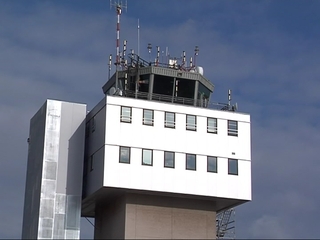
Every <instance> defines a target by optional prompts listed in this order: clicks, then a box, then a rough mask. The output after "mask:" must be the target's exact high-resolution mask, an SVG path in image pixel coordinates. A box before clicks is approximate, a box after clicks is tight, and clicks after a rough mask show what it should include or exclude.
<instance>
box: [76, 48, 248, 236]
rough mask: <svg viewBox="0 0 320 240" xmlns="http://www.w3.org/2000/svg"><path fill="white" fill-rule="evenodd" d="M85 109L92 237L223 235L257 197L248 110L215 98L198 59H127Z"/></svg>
mask: <svg viewBox="0 0 320 240" xmlns="http://www.w3.org/2000/svg"><path fill="white" fill-rule="evenodd" d="M102 89H103V92H104V94H105V97H104V98H103V99H102V100H101V101H100V103H98V104H97V105H96V106H95V107H94V109H93V110H91V111H90V112H89V113H88V114H87V117H86V136H85V156H84V176H83V199H82V216H85V217H93V218H95V230H94V237H95V238H96V239H99V238H103V239H108V238H126V239H127V238H140V239H141V238H149V239H151V238H163V239H166V238H167V239H168V238H180V239H182V238H201V239H214V238H216V229H215V227H216V213H217V212H219V211H221V210H224V209H228V208H231V207H235V206H237V205H239V204H242V203H244V202H247V201H250V200H251V145H250V115H248V114H245V113H241V112H238V111H236V110H237V108H236V106H231V104H230V101H229V102H228V103H226V104H213V103H211V102H210V95H211V94H212V92H213V90H214V85H213V84H212V83H211V82H210V81H209V80H208V79H206V78H205V77H204V75H203V69H202V68H201V67H197V66H193V65H192V64H190V65H189V66H188V67H187V66H185V62H184V61H182V64H180V65H179V64H178V63H177V61H175V60H169V61H168V62H166V63H160V62H159V61H158V58H157V59H156V61H154V62H150V61H149V62H148V61H145V60H143V59H142V58H141V57H139V56H138V55H136V54H134V53H133V52H132V53H130V54H129V55H128V59H122V63H121V69H120V70H117V71H116V72H115V73H114V75H113V76H112V77H110V79H109V80H108V81H107V83H106V84H105V85H104V86H103V88H102Z"/></svg>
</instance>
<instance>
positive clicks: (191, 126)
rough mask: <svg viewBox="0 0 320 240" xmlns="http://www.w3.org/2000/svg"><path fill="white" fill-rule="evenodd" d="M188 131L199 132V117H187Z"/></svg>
mask: <svg viewBox="0 0 320 240" xmlns="http://www.w3.org/2000/svg"><path fill="white" fill-rule="evenodd" d="M186 129H187V130H192V131H197V117H196V116H194V115H187V126H186Z"/></svg>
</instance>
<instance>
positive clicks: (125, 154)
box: [119, 147, 130, 163]
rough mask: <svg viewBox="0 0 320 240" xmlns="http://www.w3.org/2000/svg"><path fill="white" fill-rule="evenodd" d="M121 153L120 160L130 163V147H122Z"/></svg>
mask: <svg viewBox="0 0 320 240" xmlns="http://www.w3.org/2000/svg"><path fill="white" fill-rule="evenodd" d="M119 155H120V157H119V162H121V163H130V148H129V147H120V153H119Z"/></svg>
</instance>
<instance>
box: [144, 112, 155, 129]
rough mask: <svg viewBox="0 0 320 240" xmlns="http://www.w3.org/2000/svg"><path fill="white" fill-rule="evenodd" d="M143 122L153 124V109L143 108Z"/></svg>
mask: <svg viewBox="0 0 320 240" xmlns="http://www.w3.org/2000/svg"><path fill="white" fill-rule="evenodd" d="M143 124H144V125H151V126H153V110H148V109H143Z"/></svg>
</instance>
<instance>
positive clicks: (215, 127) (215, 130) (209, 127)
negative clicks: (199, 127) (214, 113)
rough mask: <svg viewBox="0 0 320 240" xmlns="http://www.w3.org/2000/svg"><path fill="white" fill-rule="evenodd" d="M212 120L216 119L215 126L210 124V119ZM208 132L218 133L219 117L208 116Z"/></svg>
mask: <svg viewBox="0 0 320 240" xmlns="http://www.w3.org/2000/svg"><path fill="white" fill-rule="evenodd" d="M210 120H215V124H213V125H214V126H213V127H212V128H211V126H210V125H209V121H210ZM211 129H212V130H211ZM207 132H208V133H213V134H218V119H217V118H213V117H208V118H207Z"/></svg>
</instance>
